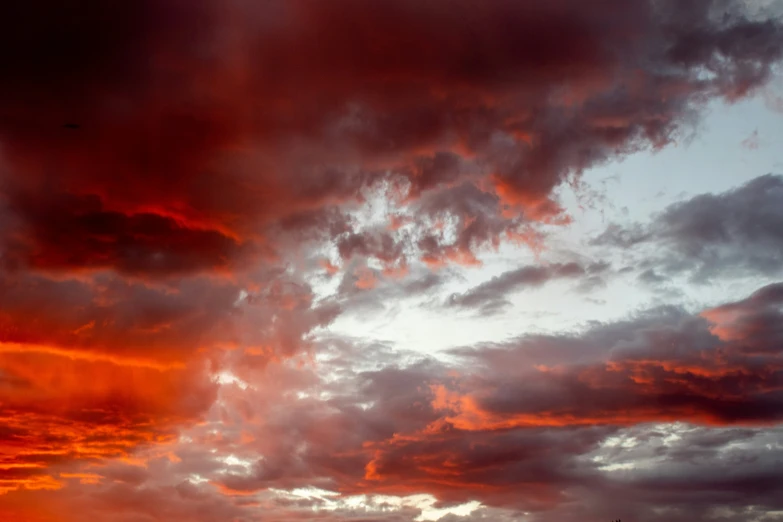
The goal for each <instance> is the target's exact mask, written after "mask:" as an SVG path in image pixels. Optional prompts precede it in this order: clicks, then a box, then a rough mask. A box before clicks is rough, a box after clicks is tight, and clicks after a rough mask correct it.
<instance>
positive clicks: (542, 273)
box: [446, 262, 607, 314]
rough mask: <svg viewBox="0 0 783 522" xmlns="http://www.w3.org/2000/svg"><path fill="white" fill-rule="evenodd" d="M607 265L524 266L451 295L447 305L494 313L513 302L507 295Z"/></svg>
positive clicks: (577, 275)
mask: <svg viewBox="0 0 783 522" xmlns="http://www.w3.org/2000/svg"><path fill="white" fill-rule="evenodd" d="M606 268H607V265H604V264H600V263H599V264H594V265H590V266H588V267H587V268H585V267H583V266H582V265H580V264H578V263H575V262H570V263H553V264H549V265H540V266H537V265H528V266H523V267H521V268H517V269H515V270H510V271H508V272H504V273H502V274H500V275H499V276H495V277H493V278H492V279H490V280H489V281H486V282H484V283H481V284H480V285H478V286H475V287H473V288H471V289H469V290H467V291H466V292H464V293H461V294H452V295H450V296H449V298H448V300H447V301H446V305H447V306H450V307H459V308H469V309H470V308H475V309H477V310H478V311H479V312H480V313H482V314H492V313H496V312H498V311H500V309H502V308H503V307H505V306H507V305H508V304H509V303H508V301H507V300H506V299H505V297H506V296H507V295H509V294H511V293H512V292H515V291H519V290H522V289H525V288H537V287H540V286H542V285H544V284H546V283H548V282H550V281H552V280H557V279H573V278H579V277H586V276H587V275H588V274H595V273H600V272H602V271H603V270H605V269H606Z"/></svg>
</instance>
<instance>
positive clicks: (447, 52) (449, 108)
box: [2, 0, 781, 277]
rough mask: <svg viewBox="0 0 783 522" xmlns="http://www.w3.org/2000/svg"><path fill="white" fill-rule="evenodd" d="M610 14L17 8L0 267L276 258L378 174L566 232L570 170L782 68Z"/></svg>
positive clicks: (203, 263) (731, 20)
mask: <svg viewBox="0 0 783 522" xmlns="http://www.w3.org/2000/svg"><path fill="white" fill-rule="evenodd" d="M604 4H605V5H604V6H603V8H602V9H599V10H598V11H596V10H594V9H588V8H587V7H585V6H584V5H583V4H582V3H579V2H571V1H566V0H562V1H559V2H557V3H555V4H552V5H547V6H533V5H520V4H518V3H517V2H510V1H502V2H496V3H493V5H492V6H476V5H473V4H471V3H468V2H459V3H457V4H455V5H453V6H452V5H450V6H449V8H448V9H443V6H442V4H441V3H434V4H432V5H428V6H422V5H421V4H420V3H419V2H412V1H407V0H406V1H403V2H392V1H384V2H380V3H377V5H374V6H373V8H372V9H369V7H368V6H367V5H365V4H364V3H363V2H357V1H344V2H341V3H340V4H339V6H338V5H336V4H331V3H330V4H327V5H320V4H319V5H317V6H315V5H312V4H309V3H306V2H294V3H290V2H285V3H282V2H271V3H269V2H268V3H265V4H264V5H263V6H255V5H254V6H249V5H248V4H246V3H243V2H239V1H233V2H229V3H228V4H225V5H223V4H221V7H220V8H218V7H217V5H212V4H200V5H198V6H195V5H191V4H187V3H180V2H175V1H170V2H169V1H167V2H163V3H160V2H139V3H136V4H134V6H132V7H128V8H124V9H123V10H107V9H106V8H105V7H104V6H101V5H99V4H98V3H97V2H86V3H82V4H79V6H78V7H69V8H64V7H62V6H55V5H53V4H52V5H51V6H50V5H49V4H48V3H47V2H46V1H45V0H38V1H37V2H34V3H33V4H30V5H29V6H26V7H18V8H15V10H14V11H13V12H12V13H11V14H10V15H9V16H8V17H6V20H8V22H7V23H6V26H4V27H3V28H2V34H3V35H4V40H5V43H6V45H5V48H6V49H14V51H13V53H12V54H10V55H8V56H5V55H4V59H3V61H4V63H6V64H7V66H6V68H5V69H4V72H3V78H2V80H3V81H2V84H3V88H2V98H3V99H4V100H5V102H4V104H3V107H2V111H3V114H4V118H3V123H2V135H3V158H4V163H5V166H4V167H3V175H2V187H3V192H4V194H6V198H8V199H9V201H7V203H6V211H5V212H4V214H5V217H4V218H3V223H4V224H3V229H4V232H3V234H2V235H3V243H4V244H5V245H6V246H5V250H6V252H5V254H4V256H5V257H6V258H7V259H8V258H10V262H12V263H13V264H16V265H22V266H29V267H31V268H35V269H49V270H77V269H83V270H88V269H89V270H94V269H100V268H112V269H116V270H118V271H121V272H126V273H132V274H137V275H139V276H146V277H162V276H164V275H166V274H182V273H193V272H203V271H214V270H231V269H234V268H235V267H236V266H237V264H239V266H244V265H243V263H245V262H250V261H252V260H253V259H257V258H258V256H262V257H263V255H269V253H268V252H267V250H270V249H271V250H274V245H273V244H270V243H268V242H265V241H263V237H264V235H265V234H266V233H267V229H268V227H269V226H272V224H273V223H276V222H277V221H278V220H280V219H285V218H287V217H289V216H292V215H294V214H298V213H301V212H310V211H315V210H318V209H321V208H324V207H328V206H331V205H339V204H341V203H345V202H346V201H350V200H356V199H357V198H358V197H359V193H360V191H361V190H362V188H364V187H367V186H369V185H371V184H373V183H376V182H377V181H379V179H383V178H386V179H388V180H391V181H394V182H395V183H396V182H397V181H399V182H400V183H402V185H404V186H407V187H408V189H407V192H408V193H409V194H410V195H411V197H417V196H418V195H420V194H423V193H425V192H428V191H433V190H440V189H448V188H449V187H451V186H453V185H455V184H457V181H458V180H459V179H462V180H464V181H466V182H472V183H479V184H480V185H481V186H482V190H485V191H487V193H488V194H495V195H496V196H497V197H499V198H500V202H501V203H502V205H504V206H505V207H508V208H509V210H510V211H514V210H513V209H515V208H516V209H517V210H516V211H514V212H517V213H519V212H522V215H524V216H525V217H526V219H533V220H545V221H546V220H553V219H554V220H557V219H562V216H560V214H561V212H562V211H561V209H560V207H559V205H558V204H557V202H556V201H555V200H554V199H553V196H552V190H553V189H554V188H555V187H556V186H558V185H559V184H560V183H561V182H562V181H563V180H564V179H566V178H567V177H569V176H571V175H575V174H578V173H579V172H581V171H582V170H584V169H586V168H589V167H591V166H594V165H597V164H600V163H603V162H606V161H609V160H611V159H612V158H614V157H617V156H618V155H624V154H627V153H629V152H632V151H635V150H638V149H640V148H645V147H648V146H651V145H652V146H659V145H662V144H664V143H667V142H669V141H671V140H673V139H675V136H676V133H677V132H678V129H680V128H682V126H683V125H686V126H687V124H688V122H689V121H690V119H691V116H692V114H693V113H694V112H698V111H699V107H700V104H701V100H703V99H704V98H705V97H712V96H718V97H721V96H722V97H726V98H729V99H735V98H736V97H738V96H743V95H745V94H747V93H750V92H752V91H753V90H754V89H755V88H757V87H759V86H761V85H763V84H764V83H765V82H766V80H767V79H768V77H769V74H770V68H771V67H772V65H773V64H774V63H776V62H777V61H778V60H779V59H780V58H781V51H780V46H779V45H777V44H778V43H779V42H780V40H781V29H780V26H779V24H778V23H777V22H776V21H774V19H768V20H767V19H763V17H761V18H759V17H758V16H755V17H754V18H748V17H747V16H746V15H747V13H744V12H743V11H742V9H739V8H737V9H732V10H730V11H728V12H727V15H726V17H724V18H722V19H719V18H718V17H716V16H715V13H716V12H717V11H716V10H717V9H719V8H720V5H718V4H717V3H715V2H708V1H699V2H696V3H693V4H688V5H687V6H684V5H682V4H680V3H677V2H663V3H661V2H657V3H649V2H646V1H641V0H640V1H635V2H631V3H628V2H620V1H616V0H606V1H605V2H604ZM721 5H722V4H721ZM597 12H600V15H598V14H597ZM41 13H47V15H46V16H43V15H42V14H41ZM52 20H57V22H56V23H53V22H52ZM271 20H275V22H274V23H272V22H271ZM615 20H616V21H618V22H619V21H622V23H614V22H613V21H615ZM694 28H698V30H694ZM196 35H198V36H197V38H196ZM555 35H558V36H555ZM64 41H67V44H63V43H60V44H55V43H54V42H64ZM194 41H197V44H194V43H193V42H194ZM422 41H427V42H429V44H428V46H427V49H426V50H424V51H422V50H421V47H420V42H422ZM54 47H56V48H57V49H58V52H57V53H54V54H52V53H49V52H48V51H47V49H52V48H54ZM153 57H154V58H153ZM663 71H666V73H664V72H663ZM705 72H708V73H709V74H706V75H705ZM42 85H46V88H45V89H44V88H42V87H41V86H42ZM77 120H78V123H80V127H79V128H78V129H64V128H63V127H62V125H63V122H69V121H77ZM44 149H45V150H46V151H47V154H45V155H43V154H40V151H41V150H44ZM384 173H386V174H384ZM395 180H396V181H395ZM453 204H454V205H455V206H454V207H453V208H452V205H446V207H445V208H444V209H443V210H444V211H446V212H449V213H455V214H457V215H459V211H458V210H457V209H458V208H459V200H455V201H454V202H453ZM12 222H13V226H12V225H11V223H12ZM508 226H512V227H513V226H516V223H509V224H508ZM12 230H13V231H14V232H13V233H12ZM506 230H507V229H504V230H502V232H505V231H506ZM491 233H492V234H493V235H497V234H498V230H494V231H492V232H491ZM490 243H491V241H490ZM470 246H473V245H470ZM459 248H461V249H464V248H467V246H466V245H465V244H460V246H459ZM426 250H427V252H428V253H430V251H431V250H432V249H431V248H428V249H426ZM264 252H266V254H263V253H264ZM449 252H450V251H449V250H448V249H446V250H445V251H444V252H442V253H441V254H440V255H442V256H446V257H454V255H453V254H450V253H449ZM262 254H263V255H262Z"/></svg>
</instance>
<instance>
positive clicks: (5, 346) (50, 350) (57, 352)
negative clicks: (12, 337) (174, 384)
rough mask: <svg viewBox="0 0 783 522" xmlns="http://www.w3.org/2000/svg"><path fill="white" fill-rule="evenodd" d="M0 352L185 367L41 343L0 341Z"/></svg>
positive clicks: (160, 367)
mask: <svg viewBox="0 0 783 522" xmlns="http://www.w3.org/2000/svg"><path fill="white" fill-rule="evenodd" d="M0 353H40V354H46V355H54V356H57V357H64V358H67V359H71V360H74V361H88V362H107V363H110V364H114V365H117V366H127V367H133V368H147V369H151V370H158V371H161V372H163V371H168V370H180V369H182V368H184V367H185V365H184V364H182V363H178V362H171V363H164V362H158V361H153V360H150V359H142V358H138V357H120V356H117V355H113V354H108V353H100V352H93V351H87V350H79V349H66V348H60V347H58V346H49V345H43V344H23V343H7V342H2V341H0Z"/></svg>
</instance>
